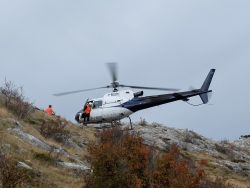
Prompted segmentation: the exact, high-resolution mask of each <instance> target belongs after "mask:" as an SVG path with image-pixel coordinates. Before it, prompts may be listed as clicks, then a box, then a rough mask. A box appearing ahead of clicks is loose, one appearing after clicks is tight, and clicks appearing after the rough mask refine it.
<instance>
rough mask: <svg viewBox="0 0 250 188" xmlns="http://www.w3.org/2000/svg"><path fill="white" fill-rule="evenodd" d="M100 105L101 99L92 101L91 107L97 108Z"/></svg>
mask: <svg viewBox="0 0 250 188" xmlns="http://www.w3.org/2000/svg"><path fill="white" fill-rule="evenodd" d="M100 106H102V101H101V100H100V101H94V103H93V108H99V107H100Z"/></svg>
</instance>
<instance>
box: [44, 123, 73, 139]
mask: <svg viewBox="0 0 250 188" xmlns="http://www.w3.org/2000/svg"><path fill="white" fill-rule="evenodd" d="M65 127H66V125H65V124H64V123H63V122H61V121H60V120H59V119H49V120H47V121H44V122H43V123H42V125H41V126H40V133H41V134H42V135H43V136H44V137H45V138H53V139H55V140H56V141H58V142H62V143H66V142H67V140H68V139H69V138H70V132H69V131H68V130H66V129H65Z"/></svg>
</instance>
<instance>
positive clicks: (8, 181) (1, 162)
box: [0, 155, 30, 188]
mask: <svg viewBox="0 0 250 188" xmlns="http://www.w3.org/2000/svg"><path fill="white" fill-rule="evenodd" d="M0 167H1V168H0V185H2V187H4V188H13V187H16V186H20V185H22V184H25V183H26V182H28V180H29V179H30V173H29V171H28V170H27V169H23V168H18V167H17V162H16V161H15V160H14V159H13V158H11V157H9V156H5V155H0ZM0 187H1V186H0Z"/></svg>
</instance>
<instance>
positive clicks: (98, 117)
mask: <svg viewBox="0 0 250 188" xmlns="http://www.w3.org/2000/svg"><path fill="white" fill-rule="evenodd" d="M91 113H92V115H91V116H92V118H93V121H96V122H99V121H102V116H103V108H102V100H96V101H93V106H92V112H91Z"/></svg>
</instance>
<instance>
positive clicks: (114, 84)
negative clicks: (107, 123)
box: [53, 62, 179, 96]
mask: <svg viewBox="0 0 250 188" xmlns="http://www.w3.org/2000/svg"><path fill="white" fill-rule="evenodd" d="M107 67H108V69H109V71H110V74H111V78H112V82H111V83H110V84H109V85H107V86H102V87H96V88H90V89H82V90H75V91H67V92H62V93H55V94H53V95H54V96H63V95H69V94H74V93H80V92H85V91H92V90H97V89H105V88H113V92H116V91H118V88H119V87H120V88H121V87H127V88H133V89H151V90H161V91H178V90H179V89H175V88H159V87H144V86H135V85H124V84H120V83H119V82H118V77H117V75H118V74H117V69H118V68H117V63H115V62H109V63H107Z"/></svg>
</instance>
